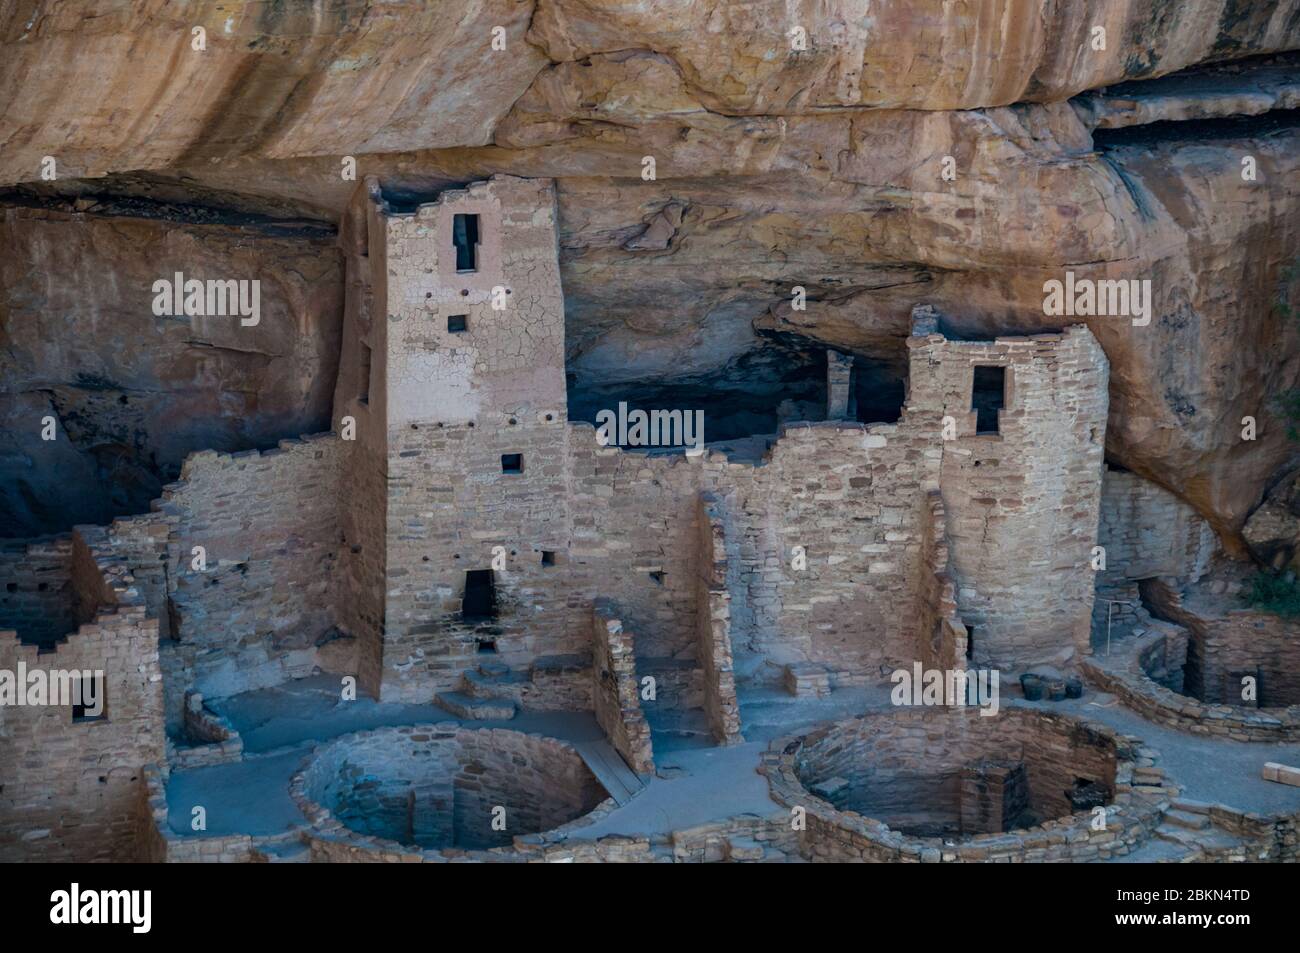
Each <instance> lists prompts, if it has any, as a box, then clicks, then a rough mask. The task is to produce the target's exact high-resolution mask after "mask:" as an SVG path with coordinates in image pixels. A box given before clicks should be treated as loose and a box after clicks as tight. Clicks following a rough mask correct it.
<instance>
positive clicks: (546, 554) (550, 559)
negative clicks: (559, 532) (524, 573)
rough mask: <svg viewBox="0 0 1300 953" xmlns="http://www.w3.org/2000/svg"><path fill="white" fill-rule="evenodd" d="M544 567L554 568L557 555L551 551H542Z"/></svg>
mask: <svg viewBox="0 0 1300 953" xmlns="http://www.w3.org/2000/svg"><path fill="white" fill-rule="evenodd" d="M542 565H543V566H554V565H555V553H553V552H551V551H550V550H549V549H543V550H542Z"/></svg>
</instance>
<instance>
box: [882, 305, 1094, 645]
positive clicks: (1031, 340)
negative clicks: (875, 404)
mask: <svg viewBox="0 0 1300 953" xmlns="http://www.w3.org/2000/svg"><path fill="white" fill-rule="evenodd" d="M908 348H909V351H910V355H911V361H910V366H911V374H910V378H909V381H908V398H907V404H906V408H905V411H904V418H905V419H907V420H911V421H914V422H915V423H916V424H920V423H922V422H923V421H924V422H926V423H927V424H928V425H929V426H932V427H933V428H934V430H935V432H940V431H941V428H942V426H943V418H944V417H945V416H948V417H951V418H952V421H953V423H954V425H955V428H956V434H955V439H951V440H945V441H943V442H942V448H943V468H942V475H941V479H940V489H941V491H942V493H943V499H944V505H945V506H946V508H947V512H948V542H949V546H950V549H951V554H952V563H951V571H952V573H953V576H954V578H955V580H956V582H957V603H958V607H959V610H960V613H961V617H962V619H963V620H964V621H965V622H966V624H967V625H974V626H975V629H976V632H975V637H974V655H973V658H974V661H975V662H976V663H977V664H979V665H980V666H985V667H987V666H990V665H999V666H1007V667H1010V666H1013V665H1016V666H1027V665H1031V664H1033V663H1035V662H1037V661H1055V662H1058V663H1060V662H1064V661H1066V660H1067V659H1068V658H1069V657H1070V656H1071V655H1072V654H1074V653H1076V652H1077V653H1079V654H1087V652H1088V651H1089V629H1090V616H1091V611H1092V600H1093V589H1094V579H1093V574H1092V572H1091V567H1090V560H1091V556H1092V547H1093V546H1094V545H1095V541H1096V533H1097V522H1098V512H1099V504H1100V495H1101V472H1102V453H1103V444H1104V442H1105V436H1106V413H1107V403H1108V397H1107V390H1106V388H1107V376H1108V365H1107V361H1106V356H1105V354H1104V353H1103V352H1102V350H1101V347H1100V346H1099V345H1098V344H1097V341H1096V339H1095V338H1093V336H1092V334H1091V333H1090V332H1089V331H1088V330H1087V328H1084V327H1082V326H1075V327H1071V328H1068V329H1067V330H1066V331H1065V332H1063V333H1061V334H1041V335H1034V336H1032V337H1027V338H998V339H997V340H996V341H992V342H970V341H949V340H945V339H944V338H943V337H942V336H940V335H938V334H916V335H914V336H913V337H911V338H909V339H908ZM980 365H985V366H997V367H1004V368H1006V376H1007V381H1006V395H1005V398H1006V399H1005V405H1004V409H1003V410H1002V411H1001V412H1000V414H999V432H998V433H992V434H977V433H976V432H975V430H976V426H975V424H976V414H975V412H974V411H973V410H972V409H971V399H972V389H973V387H972V380H973V374H974V368H975V367H976V366H980Z"/></svg>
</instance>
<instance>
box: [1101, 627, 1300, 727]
mask: <svg viewBox="0 0 1300 953" xmlns="http://www.w3.org/2000/svg"><path fill="white" fill-rule="evenodd" d="M1171 640H1173V641H1174V642H1175V643H1177V641H1178V640H1184V641H1185V640H1186V630H1184V629H1182V628H1181V627H1179V626H1174V625H1168V624H1161V623H1159V622H1155V623H1153V624H1151V625H1149V627H1148V628H1147V629H1146V630H1145V631H1144V632H1143V633H1142V634H1140V635H1136V636H1133V637H1130V638H1128V639H1125V640H1123V641H1122V642H1117V643H1115V644H1114V645H1113V653H1114V654H1112V655H1111V656H1110V657H1107V656H1105V655H1093V656H1090V657H1088V658H1084V659H1080V667H1081V668H1082V670H1083V673H1084V675H1085V676H1086V677H1087V679H1088V681H1089V682H1091V683H1092V684H1093V685H1094V686H1095V687H1096V688H1097V689H1099V690H1100V691H1104V692H1109V693H1110V694H1112V695H1116V696H1118V698H1119V699H1120V701H1122V702H1123V703H1124V704H1125V706H1127V707H1128V708H1131V709H1133V710H1134V711H1136V712H1137V713H1138V714H1140V715H1142V716H1143V717H1144V718H1147V719H1149V720H1151V721H1154V722H1155V723H1157V724H1160V725H1164V726H1166V727H1168V728H1176V729H1178V730H1179V731H1186V732H1189V733H1191V734H1194V735H1213V736H1216V737H1222V738H1231V739H1233V740H1234V741H1267V742H1274V743H1277V742H1289V741H1300V708H1296V707H1294V706H1293V707H1292V708H1283V709H1267V710H1265V709H1257V708H1245V707H1242V706H1240V705H1211V704H1207V703H1206V702H1203V701H1200V700H1199V699H1196V698H1193V697H1192V696H1190V695H1183V694H1180V693H1179V692H1175V691H1172V690H1171V689H1169V688H1167V687H1166V686H1164V685H1161V684H1159V683H1157V682H1156V681H1155V680H1154V679H1153V678H1152V677H1151V675H1150V674H1148V673H1149V672H1153V671H1159V670H1160V669H1161V667H1162V665H1164V663H1162V661H1161V659H1163V658H1164V657H1165V656H1166V653H1167V651H1168V645H1169V642H1170V641H1171ZM1175 651H1177V649H1176V648H1175ZM1183 651H1184V652H1185V651H1186V649H1185V647H1184V649H1183Z"/></svg>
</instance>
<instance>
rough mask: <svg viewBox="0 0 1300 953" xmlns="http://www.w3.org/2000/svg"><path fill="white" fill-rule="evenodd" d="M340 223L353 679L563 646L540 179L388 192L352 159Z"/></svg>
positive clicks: (561, 526) (554, 324) (420, 683)
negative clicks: (356, 663) (425, 195)
mask: <svg viewBox="0 0 1300 953" xmlns="http://www.w3.org/2000/svg"><path fill="white" fill-rule="evenodd" d="M341 241H342V243H343V247H344V249H345V251H346V253H347V260H348V301H347V312H346V318H345V323H344V346H343V355H342V359H341V367H340V373H339V385H338V390H337V391H336V394H335V427H336V429H339V430H340V432H341V433H342V434H343V436H344V438H345V439H346V438H347V437H348V434H347V432H346V422H345V420H344V418H348V417H350V418H352V420H353V421H354V422H355V426H356V433H355V434H354V439H353V441H352V445H353V448H354V449H353V450H352V453H351V461H350V463H349V464H348V466H349V471H350V473H351V474H353V477H354V482H353V487H354V491H355V499H354V500H351V501H344V506H345V508H346V509H347V511H348V512H347V513H346V514H345V516H344V519H343V521H342V522H343V525H344V536H345V542H346V543H347V546H346V547H345V558H344V560H343V563H344V567H343V569H342V571H341V577H342V578H341V579H340V585H341V586H343V587H344V593H345V600H344V601H345V603H346V604H345V605H344V607H343V609H342V612H341V613H340V616H341V623H342V624H343V625H344V626H345V627H346V628H348V629H350V630H351V631H352V632H353V634H354V635H356V636H357V637H358V639H359V642H360V644H361V653H360V657H361V663H360V671H361V681H362V685H363V687H364V688H366V689H367V690H370V691H372V692H376V693H378V694H379V695H380V697H382V698H383V699H384V700H408V701H428V700H430V698H431V697H432V693H433V692H435V691H440V690H446V689H449V688H452V687H454V686H455V684H456V683H457V681H458V680H459V677H460V673H461V672H462V671H464V670H465V669H467V668H470V667H473V666H475V665H476V664H477V663H478V662H479V661H482V660H483V658H484V656H487V657H497V658H500V659H501V660H502V661H505V662H507V663H509V664H512V665H514V664H525V663H527V662H528V661H530V660H532V659H533V658H535V657H536V656H537V655H538V654H543V653H552V654H554V653H561V652H563V651H565V649H566V645H565V639H566V638H567V632H568V631H569V627H568V625H567V614H568V613H567V607H566V605H565V600H564V598H563V596H562V587H561V586H560V580H559V578H558V577H559V576H561V575H562V573H563V569H564V566H565V565H566V563H567V546H568V540H569V538H570V517H569V506H568V502H567V493H566V487H565V473H566V466H565V463H566V459H567V440H568V436H567V427H566V426H565V424H566V418H567V414H566V399H565V377H564V301H563V295H562V292H561V289H560V271H559V260H558V246H557V237H556V225H555V199H554V192H553V188H552V184H551V182H550V181H549V180H538V179H518V178H513V177H506V176H498V177H494V178H493V179H491V180H490V181H488V182H478V183H474V184H472V185H470V186H468V187H466V188H463V189H453V190H447V191H444V192H442V193H440V194H438V195H437V196H436V197H435V198H433V199H430V200H429V201H427V202H426V201H413V202H412V201H407V202H403V201H400V200H399V199H398V198H397V197H396V196H395V195H394V194H393V193H389V192H386V190H385V189H384V187H383V186H382V185H381V184H380V183H379V182H377V181H375V180H373V179H371V180H368V181H367V182H365V183H364V184H363V185H362V187H360V188H359V189H358V190H357V194H356V196H355V197H354V199H353V202H352V204H351V207H350V210H349V214H348V215H347V218H346V221H345V222H344V224H343V226H342V234H341ZM525 613H526V614H527V618H526V619H525V618H524V614H525ZM525 623H526V625H525Z"/></svg>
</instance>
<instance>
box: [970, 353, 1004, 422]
mask: <svg viewBox="0 0 1300 953" xmlns="http://www.w3.org/2000/svg"><path fill="white" fill-rule="evenodd" d="M1006 395H1007V369H1006V368H1005V367H976V368H975V385H974V387H972V388H971V397H970V409H971V410H973V411H975V432H976V433H977V434H979V433H997V432H998V411H1000V410H1001V409H1002V408H1003V407H1004V406H1005V404H1006Z"/></svg>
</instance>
